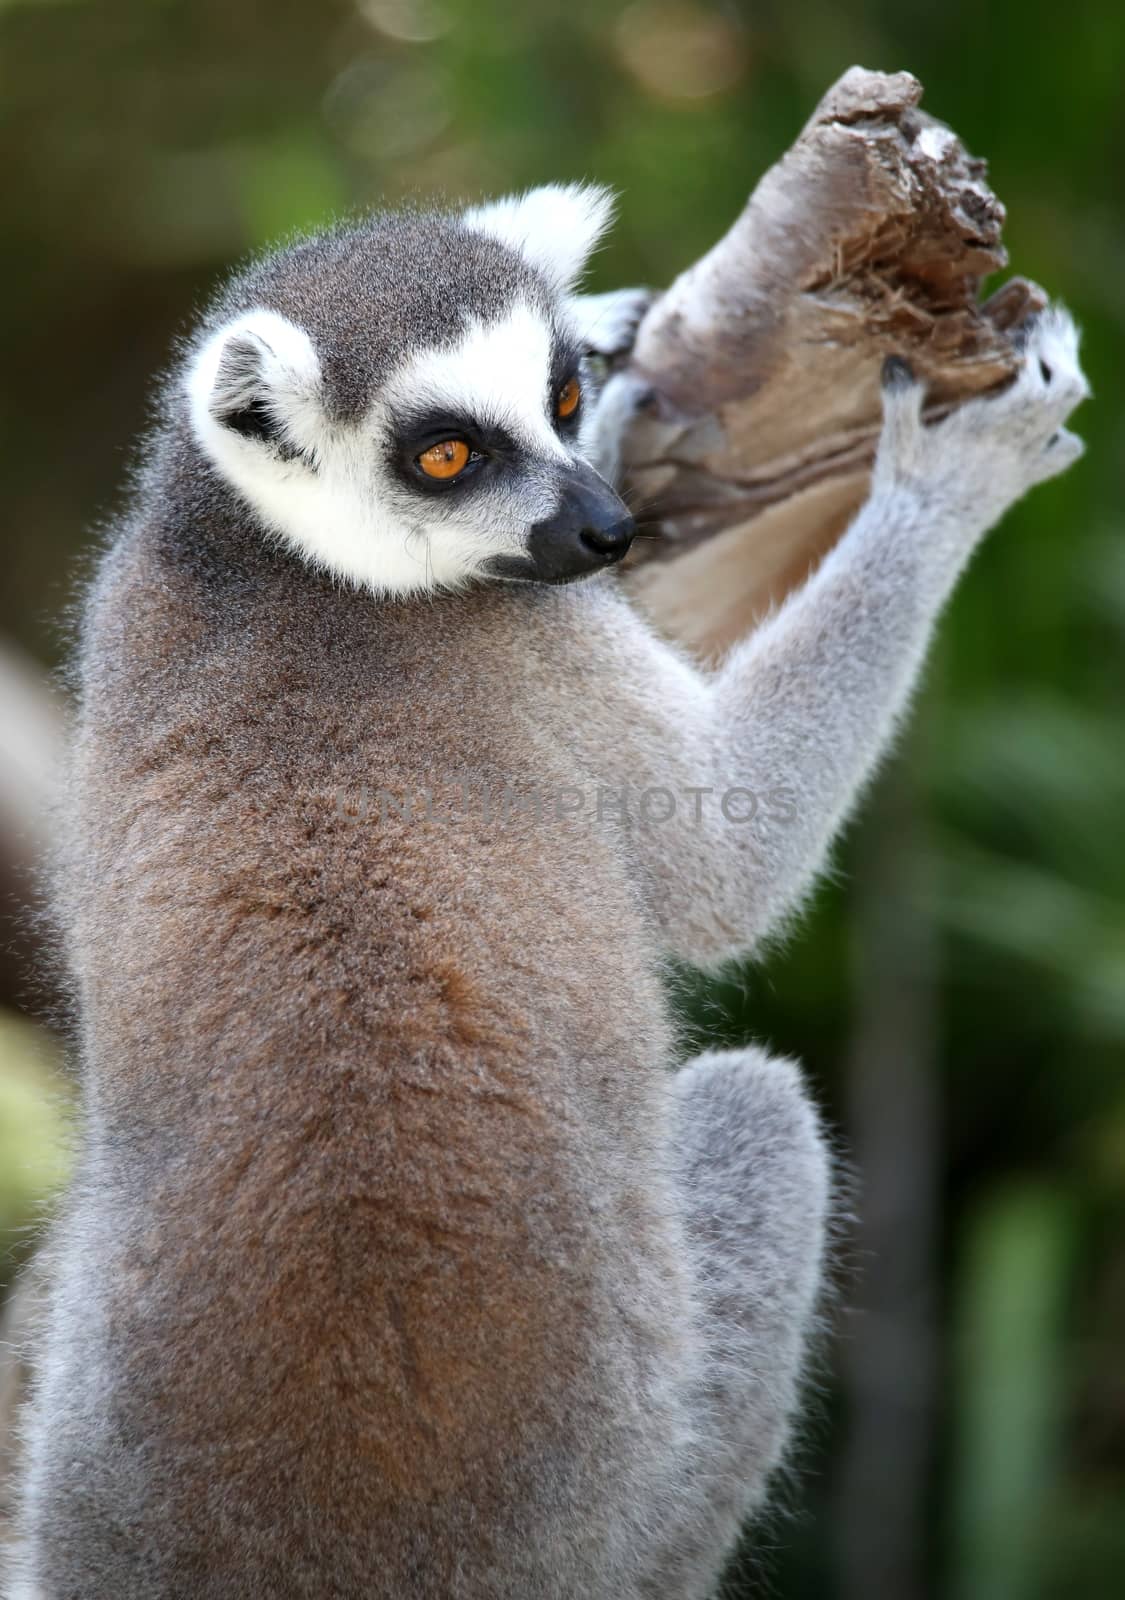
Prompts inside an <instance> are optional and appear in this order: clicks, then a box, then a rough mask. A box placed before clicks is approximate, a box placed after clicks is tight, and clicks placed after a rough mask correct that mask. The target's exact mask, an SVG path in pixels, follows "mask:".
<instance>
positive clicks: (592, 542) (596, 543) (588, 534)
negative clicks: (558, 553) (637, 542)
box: [578, 517, 636, 561]
mask: <svg viewBox="0 0 1125 1600" xmlns="http://www.w3.org/2000/svg"><path fill="white" fill-rule="evenodd" d="M635 532H636V527H635V524H634V522H633V519H632V517H622V518H621V519H620V521H618V522H613V523H610V524H609V525H608V527H594V528H583V529H582V531H581V532H580V533H579V535H578V537H579V538H580V539H581V541H582V543H583V544H584V545H585V546H586V548H587V549H588V550H592V551H593V552H594V554H595V555H598V556H600V557H601V558H602V560H603V561H620V560H621V557H622V556H623V555H625V554H626V553H627V551H628V549H629V546H630V545H631V544H632V542H633V535H634V533H635Z"/></svg>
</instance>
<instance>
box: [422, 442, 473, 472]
mask: <svg viewBox="0 0 1125 1600" xmlns="http://www.w3.org/2000/svg"><path fill="white" fill-rule="evenodd" d="M470 453H471V452H470V450H469V447H468V445H467V444H466V443H465V441H464V439H443V440H442V441H441V443H440V444H435V445H431V446H430V448H429V449H428V450H423V451H422V454H421V455H420V456H419V457H418V465H419V466H420V467H421V469H422V471H423V472H424V473H425V474H426V476H427V478H455V477H456V476H457V474H458V473H459V472H462V471H464V469H465V468H466V467H467V466H468V464H469V455H470Z"/></svg>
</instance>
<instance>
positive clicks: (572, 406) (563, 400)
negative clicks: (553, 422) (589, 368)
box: [555, 378, 582, 417]
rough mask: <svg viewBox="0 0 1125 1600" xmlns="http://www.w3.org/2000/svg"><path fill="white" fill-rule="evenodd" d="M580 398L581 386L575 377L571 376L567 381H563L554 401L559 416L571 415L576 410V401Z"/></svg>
mask: <svg viewBox="0 0 1125 1600" xmlns="http://www.w3.org/2000/svg"><path fill="white" fill-rule="evenodd" d="M581 398H582V386H581V384H580V383H579V382H578V379H577V378H571V380H570V382H569V383H564V384H563V386H562V388H561V389H560V390H559V396H558V399H557V400H556V401H555V411H556V413H557V415H558V416H560V417H572V416H573V415H574V413H575V412H576V411H577V410H578V402H579V400H581Z"/></svg>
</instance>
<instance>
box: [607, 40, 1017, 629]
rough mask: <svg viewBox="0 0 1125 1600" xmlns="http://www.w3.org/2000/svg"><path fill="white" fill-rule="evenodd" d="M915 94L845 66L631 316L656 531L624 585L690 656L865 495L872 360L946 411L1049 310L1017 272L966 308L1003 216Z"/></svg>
mask: <svg viewBox="0 0 1125 1600" xmlns="http://www.w3.org/2000/svg"><path fill="white" fill-rule="evenodd" d="M921 93H922V88H921V85H920V84H919V82H918V80H917V79H916V78H914V77H912V76H911V75H910V73H907V72H899V73H894V74H890V75H888V74H886V73H879V72H868V71H866V70H864V69H863V68H862V67H852V68H851V69H850V70H849V71H848V72H846V73H845V74H844V76H843V77H842V78H841V79H840V80H839V82H838V83H836V84H835V85H834V86H833V87H832V88H831V89H830V90H829V91H828V93H827V94H826V95H825V97H824V99H823V100H822V101H821V103H820V105H819V106H818V107H817V109H816V111H815V113H814V114H813V116H812V118H811V120H810V121H809V122H808V124H807V125H806V126H805V128H804V129H803V131H802V132H801V134H800V137H799V138H798V139H797V141H796V143H795V144H794V145H793V147H792V148H791V149H790V150H789V151H788V152H787V154H786V155H784V156H783V157H782V159H781V160H780V161H779V162H778V163H777V165H776V166H774V167H772V168H771V169H770V170H769V171H768V172H767V173H766V174H765V176H764V177H763V178H762V179H761V181H760V182H759V184H758V186H757V188H756V189H755V190H754V192H753V194H752V195H751V196H750V199H749V201H748V202H747V205H746V208H745V210H744V211H743V212H742V214H741V216H740V217H738V219H737V220H736V221H735V223H734V225H733V226H732V228H731V229H730V231H729V232H728V233H727V234H726V235H725V237H724V238H722V239H721V240H720V241H719V243H718V244H717V245H715V247H714V248H713V249H712V250H711V251H709V252H708V254H707V255H706V256H704V257H703V259H702V260H700V261H698V262H697V263H696V264H695V265H694V266H693V267H691V268H689V269H688V271H687V272H685V273H684V274H683V275H682V276H681V277H679V278H678V279H677V280H676V281H675V283H673V285H672V287H671V288H670V289H669V290H668V292H667V293H666V294H665V295H663V296H662V297H661V298H660V299H659V300H658V301H657V302H656V303H655V304H654V306H653V308H652V309H651V310H650V311H649V313H648V315H647V316H646V318H645V320H644V321H643V323H642V324H641V327H640V330H639V332H638V336H637V341H636V345H635V347H634V350H633V355H632V358H631V362H630V370H631V371H632V373H633V374H634V375H635V376H636V377H637V378H638V380H640V381H641V382H642V383H643V384H644V385H645V388H646V390H647V398H646V400H645V403H644V404H643V406H642V408H641V410H640V411H639V413H638V415H637V417H636V419H635V422H634V423H633V425H632V427H631V429H630V431H629V433H628V434H627V437H626V439H625V441H624V454H623V461H624V466H625V473H626V482H627V484H628V486H629V488H630V490H631V492H632V495H633V497H634V499H635V501H636V502H637V504H638V505H639V507H640V508H641V510H642V513H643V516H644V519H645V521H646V523H647V524H648V525H649V529H650V531H651V532H652V533H653V535H654V537H652V538H650V539H646V540H640V541H638V543H637V545H636V546H635V547H634V549H635V555H634V557H632V558H631V559H630V563H629V570H628V573H627V576H626V581H627V583H628V584H629V587H630V589H631V591H632V593H633V594H634V596H635V598H636V599H637V601H638V603H639V604H640V605H641V606H642V607H643V608H644V609H645V610H646V611H648V612H649V614H650V615H651V616H652V617H654V618H655V620H656V621H657V622H658V624H659V625H660V626H661V627H662V628H663V629H664V630H665V631H666V632H667V633H669V634H670V635H672V636H674V637H676V638H678V639H679V640H681V641H682V642H683V643H685V644H687V645H689V646H690V647H692V648H693V649H695V650H697V651H698V652H700V653H701V654H704V655H713V654H715V653H718V652H719V651H721V650H722V649H724V648H725V647H727V646H728V645H729V644H731V643H732V642H733V641H734V640H735V639H736V638H738V637H739V636H740V635H742V634H744V633H746V632H747V631H748V629H749V628H750V627H752V626H753V624H754V622H755V621H756V620H757V619H758V618H759V617H760V616H761V615H762V614H763V612H764V611H766V610H767V609H768V608H769V606H770V605H771V604H773V603H776V602H777V601H780V600H781V599H783V598H784V596H785V594H786V593H787V592H788V591H789V589H791V588H792V587H793V586H794V585H795V584H796V583H799V582H800V581H801V580H802V579H803V578H804V576H805V575H806V574H807V572H808V571H809V569H810V567H811V566H812V565H813V564H815V562H816V560H817V559H818V558H819V557H820V556H821V555H822V554H823V552H824V551H825V550H826V549H828V548H829V547H830V546H831V545H832V543H833V542H834V541H835V539H836V538H837V537H838V536H839V535H840V533H842V531H843V529H844V528H845V527H846V525H847V523H848V521H849V519H850V517H851V516H852V514H853V512H854V511H855V509H856V507H857V506H858V505H859V504H860V503H861V501H862V500H863V498H864V495H865V493H866V489H867V481H868V475H869V470H870V466H871V461H872V458H873V454H874V446H875V441H876V438H877V434H878V427H879V372H880V368H881V365H882V360H883V357H884V356H886V355H888V354H891V353H894V354H898V355H902V356H905V357H906V358H907V359H908V360H909V361H910V362H911V363H912V365H913V366H914V368H915V370H916V371H917V372H918V373H919V374H920V375H922V376H924V377H925V378H926V379H927V380H928V382H929V385H930V402H929V403H930V409H931V411H932V412H933V414H934V415H937V414H940V413H941V412H944V411H946V410H948V409H949V408H951V407H953V406H955V405H957V404H958V403H959V402H961V401H963V400H965V399H966V398H968V397H969V396H971V395H975V394H979V393H981V392H982V391H985V390H988V389H991V388H995V387H997V386H1000V385H1002V384H1003V383H1004V382H1005V381H1006V380H1007V379H1008V378H1009V377H1010V376H1011V375H1012V373H1013V371H1014V368H1015V362H1016V358H1017V349H1018V342H1019V329H1020V326H1021V324H1022V323H1023V322H1024V321H1025V320H1026V319H1027V317H1028V316H1029V314H1030V313H1032V312H1033V311H1034V310H1036V309H1038V308H1040V307H1041V306H1042V305H1043V303H1044V296H1043V294H1042V291H1041V290H1039V289H1038V288H1037V287H1036V286H1035V285H1033V284H1030V283H1027V282H1025V281H1024V280H1022V279H1018V278H1017V279H1013V280H1012V281H1010V282H1008V283H1006V284H1005V285H1004V287H1003V288H1002V289H1000V290H999V291H998V292H997V293H996V294H994V295H993V296H992V297H991V299H989V300H987V301H985V302H984V303H983V304H980V303H978V294H979V290H980V286H981V282H982V280H983V279H984V278H985V277H986V276H987V275H988V274H989V273H992V272H995V271H996V270H997V269H999V268H1001V267H1003V266H1005V265H1006V263H1007V256H1006V253H1005V251H1004V248H1003V245H1002V243H1001V239H1000V232H1001V227H1002V224H1003V221H1004V208H1003V206H1002V205H1001V204H1000V202H999V201H998V200H997V199H996V197H995V195H994V194H993V193H992V192H991V190H990V189H989V188H988V185H987V182H986V178H985V166H984V163H983V162H981V161H977V160H974V159H973V158H972V157H971V156H970V155H969V154H968V153H967V152H966V150H965V148H964V146H963V145H962V144H961V142H960V140H959V139H958V138H957V136H956V135H955V134H954V133H953V132H952V131H951V130H950V129H949V128H947V127H945V126H944V124H942V123H940V122H937V121H935V120H934V119H933V118H931V117H929V116H927V115H925V114H924V113H922V112H921V111H919V110H918V109H917V108H918V102H919V99H920V98H921Z"/></svg>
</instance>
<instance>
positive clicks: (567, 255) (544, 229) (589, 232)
mask: <svg viewBox="0 0 1125 1600" xmlns="http://www.w3.org/2000/svg"><path fill="white" fill-rule="evenodd" d="M613 203H614V199H613V195H612V193H611V192H610V190H608V189H603V188H602V187H601V186H600V185H598V184H588V183H566V184H563V183H548V184H544V185H543V187H542V188H540V189H529V190H527V192H526V193H525V194H513V195H509V196H508V197H507V198H506V199H504V200H494V201H492V202H491V203H490V204H488V205H484V206H474V207H473V209H472V210H471V211H467V212H466V213H465V216H464V221H465V224H466V226H467V227H470V228H474V229H476V230H477V231H478V232H480V233H488V234H491V235H492V237H493V238H494V239H499V240H500V242H501V243H502V244H506V245H509V246H510V247H511V248H512V249H513V250H517V251H518V252H519V253H520V255H522V256H523V257H524V259H525V260H526V261H528V262H530V264H531V265H532V266H533V267H536V268H537V269H538V270H539V271H540V272H541V273H543V275H544V277H546V278H547V279H548V281H549V282H550V283H551V284H552V286H553V287H554V288H555V289H556V290H558V292H559V293H560V294H565V293H566V292H567V291H568V290H569V289H572V288H573V287H574V284H575V283H576V282H577V280H578V277H579V275H580V274H581V272H582V269H583V267H584V266H585V265H586V261H587V258H588V256H589V254H590V252H591V250H593V248H594V246H595V245H596V244H597V242H598V240H599V238H600V237H601V235H602V234H603V233H604V232H605V230H606V228H607V227H608V226H609V224H610V221H611V219H612V216H613Z"/></svg>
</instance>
